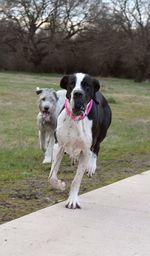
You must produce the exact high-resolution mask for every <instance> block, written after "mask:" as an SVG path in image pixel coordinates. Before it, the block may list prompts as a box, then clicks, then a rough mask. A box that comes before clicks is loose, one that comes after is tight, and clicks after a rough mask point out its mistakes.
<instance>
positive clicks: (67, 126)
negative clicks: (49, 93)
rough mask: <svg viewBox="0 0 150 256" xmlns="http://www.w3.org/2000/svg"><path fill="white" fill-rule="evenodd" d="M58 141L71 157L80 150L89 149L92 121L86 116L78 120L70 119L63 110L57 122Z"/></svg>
mask: <svg viewBox="0 0 150 256" xmlns="http://www.w3.org/2000/svg"><path fill="white" fill-rule="evenodd" d="M56 134H57V138H58V143H59V144H60V145H62V146H63V147H64V149H65V152H66V153H68V154H69V155H70V156H71V157H77V156H78V155H79V154H80V152H81V151H85V150H90V147H91V144H92V121H91V120H89V119H88V118H87V117H86V118H84V119H83V120H80V121H74V120H72V119H71V118H70V117H69V116H68V115H67V114H66V113H65V111H63V112H62V113H61V115H60V116H59V118H58V124H57V131H56Z"/></svg>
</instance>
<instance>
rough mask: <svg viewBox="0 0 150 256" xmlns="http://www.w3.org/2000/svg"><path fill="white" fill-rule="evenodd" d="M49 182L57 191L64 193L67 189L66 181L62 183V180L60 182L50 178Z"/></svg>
mask: <svg viewBox="0 0 150 256" xmlns="http://www.w3.org/2000/svg"><path fill="white" fill-rule="evenodd" d="M49 181H50V184H51V186H52V187H53V188H55V189H59V190H62V191H64V190H65V189H66V184H65V182H64V181H61V180H58V179H55V178H50V180H49Z"/></svg>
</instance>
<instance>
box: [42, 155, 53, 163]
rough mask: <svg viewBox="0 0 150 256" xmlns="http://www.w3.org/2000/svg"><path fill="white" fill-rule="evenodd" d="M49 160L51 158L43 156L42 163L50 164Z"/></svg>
mask: <svg viewBox="0 0 150 256" xmlns="http://www.w3.org/2000/svg"><path fill="white" fill-rule="evenodd" d="M51 162H52V160H51V158H48V157H45V158H44V160H43V162H42V163H43V164H51Z"/></svg>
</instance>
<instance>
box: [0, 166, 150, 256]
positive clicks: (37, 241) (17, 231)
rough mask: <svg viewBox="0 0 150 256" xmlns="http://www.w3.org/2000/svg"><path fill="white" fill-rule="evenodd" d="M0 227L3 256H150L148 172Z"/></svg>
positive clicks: (149, 173) (0, 246)
mask: <svg viewBox="0 0 150 256" xmlns="http://www.w3.org/2000/svg"><path fill="white" fill-rule="evenodd" d="M80 199H81V205H82V209H81V210H69V209H66V208H65V207H64V202H63V203H59V204H57V205H54V206H51V207H48V208H45V209H43V210H40V211H37V212H35V213H32V214H29V215H27V216H24V217H22V218H19V219H16V220H14V221H11V222H8V223H6V224H3V225H1V226H0V256H150V171H148V172H145V173H143V174H140V175H136V176H134V177H131V178H128V179H125V180H122V181H120V182H117V183H114V184H112V185H109V186H106V187H103V188H101V189H97V190H95V191H92V192H90V193H86V194H84V195H82V196H81V197H80Z"/></svg>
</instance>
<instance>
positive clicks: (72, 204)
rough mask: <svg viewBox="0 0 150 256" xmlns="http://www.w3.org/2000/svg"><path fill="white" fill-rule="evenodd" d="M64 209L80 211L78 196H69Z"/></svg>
mask: <svg viewBox="0 0 150 256" xmlns="http://www.w3.org/2000/svg"><path fill="white" fill-rule="evenodd" d="M66 208H69V209H80V208H81V206H80V203H79V199H78V196H69V198H68V200H67V203H66Z"/></svg>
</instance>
